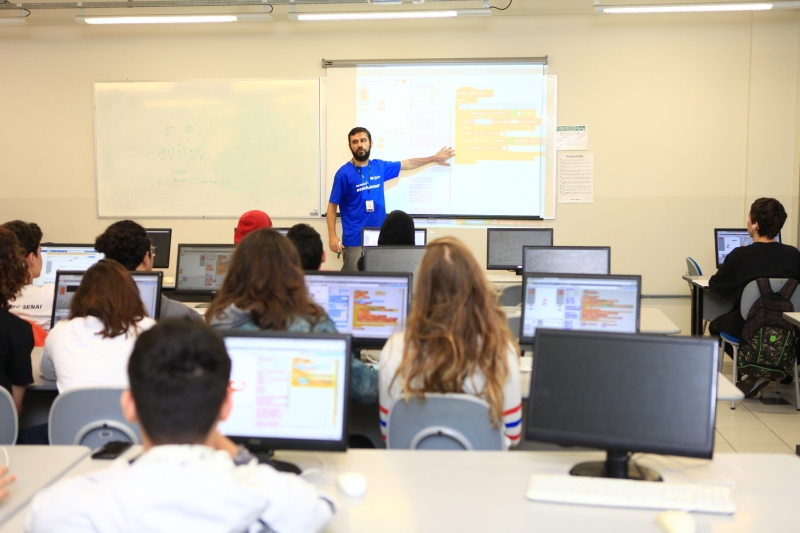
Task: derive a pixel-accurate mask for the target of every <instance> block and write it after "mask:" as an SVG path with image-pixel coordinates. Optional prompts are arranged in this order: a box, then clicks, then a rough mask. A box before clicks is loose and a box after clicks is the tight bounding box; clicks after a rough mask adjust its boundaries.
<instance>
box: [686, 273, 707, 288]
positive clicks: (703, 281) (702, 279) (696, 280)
mask: <svg viewBox="0 0 800 533" xmlns="http://www.w3.org/2000/svg"><path fill="white" fill-rule="evenodd" d="M683 279H685V280H686V281H688V282H689V283H691V284H693V285H697V286H698V287H703V288H706V287H708V280H709V279H711V276H689V275H688V274H687V275H685V276H683Z"/></svg>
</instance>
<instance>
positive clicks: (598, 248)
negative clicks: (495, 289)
mask: <svg viewBox="0 0 800 533" xmlns="http://www.w3.org/2000/svg"><path fill="white" fill-rule="evenodd" d="M528 249H531V250H534V249H535V250H539V249H542V250H608V265H607V268H606V270H607V272H606V273H605V274H590V275H591V276H608V275H610V274H611V247H610V246H523V247H522V272H523V273H528V272H527V270H526V269H525V250H528ZM554 274H555V272H554Z"/></svg>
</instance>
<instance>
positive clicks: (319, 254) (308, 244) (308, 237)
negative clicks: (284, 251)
mask: <svg viewBox="0 0 800 533" xmlns="http://www.w3.org/2000/svg"><path fill="white" fill-rule="evenodd" d="M286 236H287V237H288V238H289V240H290V241H292V243H293V244H294V246H295V248H297V251H298V253H299V254H300V262H301V263H302V264H303V270H319V267H320V266H322V263H324V262H325V250H324V249H323V247H322V237H320V235H319V233H317V230H315V229H314V228H312V227H311V226H309V225H308V224H297V225H295V226H292V227H291V229H289V232H288V233H287V234H286Z"/></svg>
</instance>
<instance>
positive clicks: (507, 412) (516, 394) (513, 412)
mask: <svg viewBox="0 0 800 533" xmlns="http://www.w3.org/2000/svg"><path fill="white" fill-rule="evenodd" d="M519 372H520V371H519V356H518V355H517V351H516V350H515V349H514V348H513V347H510V348H509V354H508V379H507V381H506V384H505V387H503V397H504V402H503V403H504V405H503V428H504V430H505V434H506V437H508V440H510V441H511V445H512V446H516V445H517V444H519V441H520V440H521V438H522V394H521V392H520V373H519Z"/></svg>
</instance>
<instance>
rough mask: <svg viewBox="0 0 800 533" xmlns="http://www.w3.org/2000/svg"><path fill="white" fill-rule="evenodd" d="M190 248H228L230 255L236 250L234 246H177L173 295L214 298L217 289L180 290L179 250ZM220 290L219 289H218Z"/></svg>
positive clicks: (201, 244)
mask: <svg viewBox="0 0 800 533" xmlns="http://www.w3.org/2000/svg"><path fill="white" fill-rule="evenodd" d="M191 247H211V248H230V249H231V253H233V251H235V250H236V245H235V244H203V243H200V244H178V258H177V259H176V260H175V294H190V295H196V296H216V295H217V293H218V292H219V289H215V290H202V289H181V288H179V285H180V278H181V275H180V272H181V268H180V267H181V264H180V262H181V250H182V249H183V248H191ZM220 288H221V287H220Z"/></svg>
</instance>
